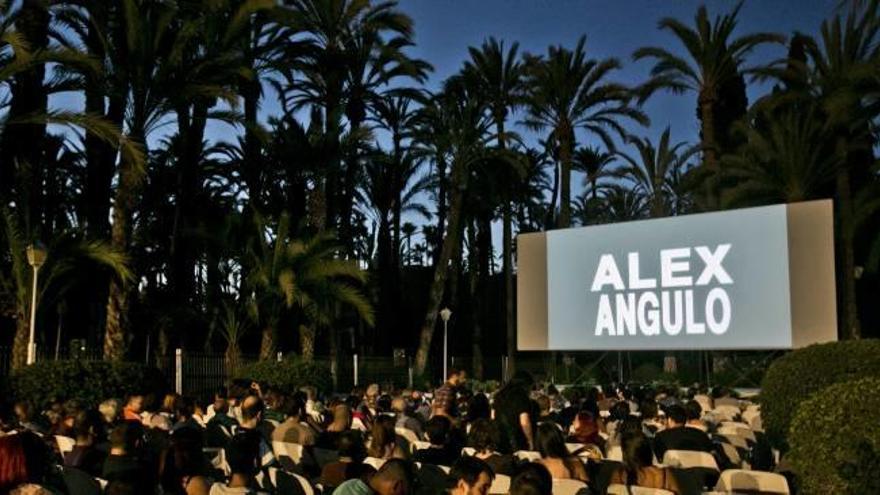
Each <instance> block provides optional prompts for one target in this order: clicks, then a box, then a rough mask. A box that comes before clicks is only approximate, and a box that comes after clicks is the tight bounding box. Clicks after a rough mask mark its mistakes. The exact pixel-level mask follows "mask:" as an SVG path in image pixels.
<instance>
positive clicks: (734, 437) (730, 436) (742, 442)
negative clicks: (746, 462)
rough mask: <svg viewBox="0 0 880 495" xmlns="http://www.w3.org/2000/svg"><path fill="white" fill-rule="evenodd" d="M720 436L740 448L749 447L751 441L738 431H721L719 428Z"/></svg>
mask: <svg viewBox="0 0 880 495" xmlns="http://www.w3.org/2000/svg"><path fill="white" fill-rule="evenodd" d="M718 436H719V437H721V438H723V439H724V440H725V441H726V442H727V443H729V444H730V445H733V446H734V447H736V448H738V449H747V448H749V442H747V441H746V439H745V438H744V437H742V436H740V435H739V433H737V432H732V433H731V432H729V431H721V430H718Z"/></svg>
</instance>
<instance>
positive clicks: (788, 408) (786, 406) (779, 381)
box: [761, 340, 880, 449]
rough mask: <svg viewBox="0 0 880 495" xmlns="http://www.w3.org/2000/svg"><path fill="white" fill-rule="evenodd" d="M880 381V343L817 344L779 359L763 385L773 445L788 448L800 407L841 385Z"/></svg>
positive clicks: (763, 410)
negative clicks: (788, 436) (787, 439)
mask: <svg viewBox="0 0 880 495" xmlns="http://www.w3.org/2000/svg"><path fill="white" fill-rule="evenodd" d="M865 377H880V341H878V340H858V341H844V342H833V343H828V344H816V345H811V346H809V347H805V348H803V349H798V350H796V351H794V352H792V353H789V354H787V355H786V356H783V357H781V358H779V359H777V360H776V361H775V362H774V363H773V364H772V365H771V366H770V369H768V370H767V374H766V375H764V380H763V381H762V382H761V417H762V420H763V422H764V428H765V429H766V430H767V435H768V437H769V439H770V441H771V442H772V443H773V444H774V445H775V446H777V447H779V448H783V449H784V448H785V446H786V444H785V434H786V433H787V432H788V428H789V426H790V424H791V419H792V417H793V416H794V413H795V411H796V410H797V406H798V404H800V403H801V401H803V400H806V399H807V398H808V397H809V396H810V394H812V393H814V392H816V391H819V390H822V389H823V388H825V387H827V386H829V385H833V384H835V383H838V382H843V381H849V380H853V379H858V378H865Z"/></svg>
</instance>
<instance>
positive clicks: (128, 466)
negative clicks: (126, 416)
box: [101, 421, 158, 493]
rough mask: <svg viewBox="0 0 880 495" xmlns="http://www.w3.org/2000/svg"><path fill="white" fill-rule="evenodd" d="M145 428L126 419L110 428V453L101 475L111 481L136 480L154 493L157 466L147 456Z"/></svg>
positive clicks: (139, 487)
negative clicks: (111, 429)
mask: <svg viewBox="0 0 880 495" xmlns="http://www.w3.org/2000/svg"><path fill="white" fill-rule="evenodd" d="M144 442H145V431H144V427H143V425H142V424H141V423H139V422H136V421H124V422H122V423H120V424H119V425H118V426H117V427H116V428H114V429H113V431H111V432H110V455H108V456H107V459H106V460H105V461H104V469H103V470H102V472H101V478H104V479H105V480H107V481H108V482H112V481H121V482H134V485H135V486H136V487H137V488H138V490H141V491H143V492H144V493H152V492H153V491H155V489H156V485H157V484H158V480H157V479H156V474H157V472H158V470H157V469H156V468H155V464H154V463H152V462H151V461H150V460H149V459H147V458H146V455H145V449H144Z"/></svg>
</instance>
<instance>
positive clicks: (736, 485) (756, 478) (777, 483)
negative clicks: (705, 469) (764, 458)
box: [715, 469, 790, 495]
mask: <svg viewBox="0 0 880 495" xmlns="http://www.w3.org/2000/svg"><path fill="white" fill-rule="evenodd" d="M715 491H720V492H727V493H730V492H734V493H735V492H740V491H744V492H749V493H753V492H760V493H762V494H767V493H773V494H779V495H788V494H789V493H790V492H789V490H788V480H786V479H785V476H782V475H781V474H776V473H768V472H764V471H745V470H742V469H727V470H725V471H724V472H722V473H721V476H720V477H719V478H718V484H717V485H715Z"/></svg>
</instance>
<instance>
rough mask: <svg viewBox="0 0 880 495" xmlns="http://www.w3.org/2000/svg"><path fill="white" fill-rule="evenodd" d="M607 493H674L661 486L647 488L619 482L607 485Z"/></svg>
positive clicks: (655, 494)
mask: <svg viewBox="0 0 880 495" xmlns="http://www.w3.org/2000/svg"><path fill="white" fill-rule="evenodd" d="M605 493H607V494H608V495H675V493H673V492H670V491H669V490H664V489H662V488H647V487H644V486H629V487H627V486H626V485H622V484H620V483H612V484H610V485H608V491H606V492H605Z"/></svg>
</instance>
